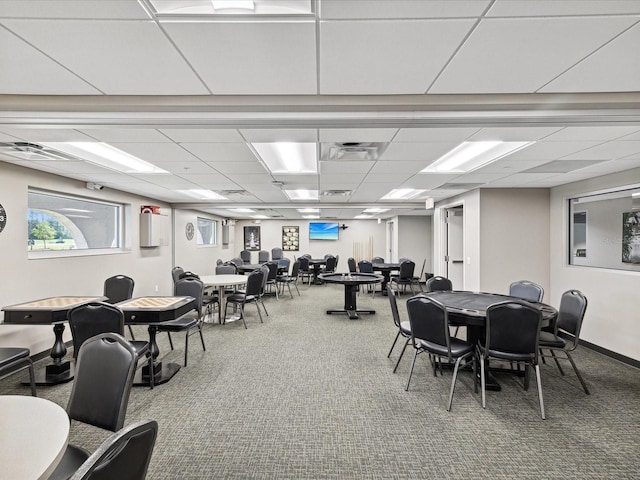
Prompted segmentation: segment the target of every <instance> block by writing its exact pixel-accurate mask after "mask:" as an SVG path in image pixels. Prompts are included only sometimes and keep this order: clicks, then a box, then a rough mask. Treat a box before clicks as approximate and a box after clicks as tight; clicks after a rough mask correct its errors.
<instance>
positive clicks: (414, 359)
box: [404, 349, 418, 392]
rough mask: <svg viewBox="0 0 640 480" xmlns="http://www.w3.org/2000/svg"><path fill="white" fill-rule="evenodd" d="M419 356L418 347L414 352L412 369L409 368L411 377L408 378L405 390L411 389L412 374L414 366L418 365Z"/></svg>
mask: <svg viewBox="0 0 640 480" xmlns="http://www.w3.org/2000/svg"><path fill="white" fill-rule="evenodd" d="M417 357H418V350H417V349H416V351H415V353H414V354H413V362H411V370H409V378H408V379H407V386H406V387H404V391H405V392H408V391H409V383H411V375H413V367H414V366H415V365H416V358H417Z"/></svg>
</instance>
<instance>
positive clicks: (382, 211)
mask: <svg viewBox="0 0 640 480" xmlns="http://www.w3.org/2000/svg"><path fill="white" fill-rule="evenodd" d="M388 211H389V209H388V208H367V209H365V210H363V211H362V213H384V212H388Z"/></svg>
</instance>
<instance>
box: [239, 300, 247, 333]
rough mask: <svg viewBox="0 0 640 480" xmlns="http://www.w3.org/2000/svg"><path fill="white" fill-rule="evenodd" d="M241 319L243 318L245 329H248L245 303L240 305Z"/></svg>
mask: <svg viewBox="0 0 640 480" xmlns="http://www.w3.org/2000/svg"><path fill="white" fill-rule="evenodd" d="M240 318H242V323H244V329H245V330H246V329H247V321H246V320H245V319H244V303H241V304H240Z"/></svg>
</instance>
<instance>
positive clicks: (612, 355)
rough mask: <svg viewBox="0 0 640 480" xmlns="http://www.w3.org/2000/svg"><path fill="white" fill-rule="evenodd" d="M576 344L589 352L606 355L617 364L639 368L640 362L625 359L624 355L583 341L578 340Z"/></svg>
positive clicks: (629, 358) (628, 358)
mask: <svg viewBox="0 0 640 480" xmlns="http://www.w3.org/2000/svg"><path fill="white" fill-rule="evenodd" d="M578 343H579V344H580V345H583V346H584V347H586V348H588V349H589V350H594V351H596V352H598V353H601V354H603V355H606V356H607V357H610V358H613V359H615V360H618V361H619V362H622V363H626V364H627V365H631V366H632V367H636V368H640V360H636V359H634V358H631V357H627V356H625V355H621V354H619V353H616V352H614V351H611V350H608V349H606V348H603V347H601V346H599V345H596V344H594V343H591V342H587V341H585V340H579V341H578Z"/></svg>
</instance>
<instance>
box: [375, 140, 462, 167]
mask: <svg viewBox="0 0 640 480" xmlns="http://www.w3.org/2000/svg"><path fill="white" fill-rule="evenodd" d="M457 145H458V142H455V141H452V142H406V143H405V142H402V143H398V142H393V143H392V144H391V145H389V146H388V147H387V149H386V150H385V151H384V153H383V154H382V155H381V156H380V160H405V161H414V162H418V161H423V162H424V167H426V166H428V165H430V164H431V163H433V162H435V161H436V160H437V159H438V158H440V157H441V156H442V155H444V154H445V153H447V152H448V151H450V150H451V149H453V148H454V147H456V146H457ZM424 167H423V168H424Z"/></svg>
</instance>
